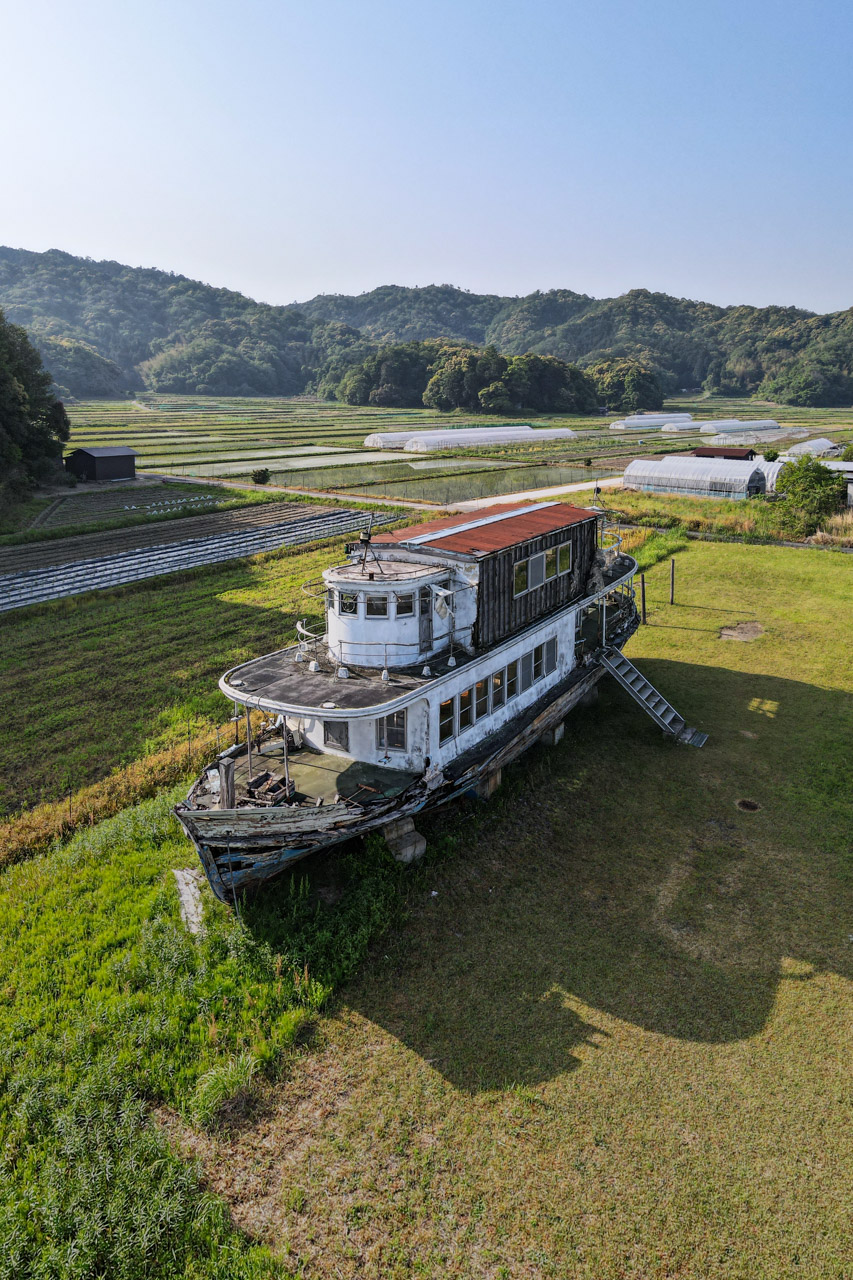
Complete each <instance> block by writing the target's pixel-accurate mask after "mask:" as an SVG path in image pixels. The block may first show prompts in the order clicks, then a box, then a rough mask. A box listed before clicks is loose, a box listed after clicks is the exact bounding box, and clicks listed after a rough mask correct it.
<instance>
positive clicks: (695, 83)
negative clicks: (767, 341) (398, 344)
mask: <svg viewBox="0 0 853 1280" xmlns="http://www.w3.org/2000/svg"><path fill="white" fill-rule="evenodd" d="M5 34H6V37H7V40H6V44H7V50H8V55H7V61H6V84H5V88H6V95H7V100H8V101H11V102H12V103H13V104H14V106H15V107H16V108H17V113H16V127H15V128H14V129H11V128H7V130H6V131H5V132H4V135H3V138H2V139H0V159H2V163H3V171H4V173H5V175H6V179H7V193H6V195H7V198H6V200H5V202H4V212H3V216H2V219H0V240H2V241H3V242H4V243H6V244H10V245H16V246H20V247H22V248H26V249H31V250H33V251H36V252H42V251H44V250H46V249H49V248H59V249H62V250H65V251H66V252H69V253H73V254H77V255H80V256H84V257H92V258H95V259H99V260H101V259H110V260H114V261H118V262H122V263H125V264H127V265H130V266H145V267H156V268H159V269H161V270H166V271H174V272H176V273H177V274H180V275H184V276H187V277H189V278H191V279H196V280H201V281H204V282H205V283H210V284H214V285H217V286H221V287H224V288H229V289H234V290H237V291H239V292H242V293H245V294H247V295H248V296H250V297H252V298H256V299H257V300H259V301H263V302H269V303H273V304H279V305H287V304H290V303H293V302H304V301H306V300H307V299H309V298H311V297H314V296H316V295H317V294H321V293H326V294H330V293H342V294H356V295H357V294H360V293H364V292H369V291H370V290H371V289H374V288H377V287H379V286H380V285H382V284H388V283H391V284H397V285H404V286H415V287H417V286H420V287H422V286H425V285H429V284H439V283H444V282H453V283H454V284H455V285H456V286H457V287H460V288H463V289H467V290H469V291H471V292H473V293H496V294H499V295H504V296H508V297H517V296H524V295H526V294H529V293H532V292H534V291H535V290H536V289H540V290H542V291H543V292H544V291H547V290H549V289H555V288H565V289H571V290H573V291H575V292H578V293H586V294H589V295H591V296H593V297H596V298H602V297H613V296H618V295H621V294H624V293H626V292H628V291H629V290H630V289H632V288H646V289H651V290H653V291H655V292H662V293H668V294H672V295H674V296H676V297H687V298H693V299H697V300H701V301H705V302H711V303H715V304H718V305H721V306H733V305H739V304H743V305H751V306H766V305H769V304H774V305H780V306H798V307H802V308H805V309H807V310H809V311H814V312H818V313H823V312H827V311H838V310H844V309H847V308H848V307H849V306H851V305H853V258H852V257H851V254H850V243H851V232H853V216H851V210H853V166H851V164H850V158H851V157H850V150H851V147H850V137H851V136H853V131H851V124H853V119H851V117H853V100H851V94H850V90H849V87H848V85H849V73H848V63H849V57H850V50H851V43H853V42H851V36H853V11H851V10H850V8H849V7H848V6H844V5H842V4H841V3H840V0H831V2H830V0H818V3H816V4H814V5H812V6H811V7H810V8H809V10H808V12H807V13H806V14H805V16H804V11H803V10H802V8H801V7H800V6H794V5H793V4H790V3H781V4H779V3H770V0H755V2H754V3H752V4H750V5H746V6H744V5H743V4H735V3H734V0H716V3H709V4H706V5H704V6H702V7H701V9H697V8H694V7H692V6H683V5H680V4H678V3H676V2H675V0H650V2H649V3H646V4H645V5H642V6H637V5H635V4H631V3H629V0H602V2H601V3H600V4H598V5H596V6H595V7H594V8H591V7H589V6H582V5H580V4H578V3H573V2H571V0H569V2H568V3H565V2H563V3H558V2H557V0H531V3H529V4H527V5H525V6H523V7H522V6H520V5H504V6H502V7H501V8H499V9H497V10H496V9H494V8H493V7H492V6H490V5H487V4H486V3H484V0H466V2H465V3H463V4H462V5H461V6H460V5H458V4H457V5H453V4H450V3H449V0H430V2H429V3H426V4H424V5H421V6H419V7H418V8H417V9H412V10H409V9H401V8H400V7H399V6H397V5H394V4H392V3H390V0H368V3H366V4H365V5H363V6H361V7H359V8H355V7H353V6H350V5H347V4H346V3H344V2H343V0H324V2H323V3H320V4H318V5H315V6H312V7H311V9H310V11H308V10H306V9H305V8H304V7H303V6H298V5H295V4H293V3H280V4H271V3H270V2H269V0H246V3H245V4H243V5H242V6H241V7H240V9H239V12H237V11H235V10H234V9H233V8H232V7H231V6H229V5H226V4H224V3H221V2H220V3H212V4H208V5H205V6H202V5H201V4H200V3H199V2H198V0H184V2H183V3H180V4H178V5H177V6H175V5H167V4H166V3H165V0H152V3H151V4H148V5H146V7H145V9H143V8H142V7H141V6H137V5H134V4H133V3H131V4H130V5H129V6H124V7H123V8H122V9H121V10H116V9H115V7H113V6H109V5H108V4H107V3H106V0H80V3H79V4H77V5H75V6H74V7H73V10H72V9H69V8H68V7H67V6H63V5H61V4H60V3H58V0H33V3H32V4H31V5H30V6H28V7H27V8H26V10H24V9H23V8H19V9H17V10H15V11H14V12H11V13H10V14H9V15H8V17H7V23H6V31H5Z"/></svg>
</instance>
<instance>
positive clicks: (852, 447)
mask: <svg viewBox="0 0 853 1280" xmlns="http://www.w3.org/2000/svg"><path fill="white" fill-rule="evenodd" d="M840 460H841V462H853V444H848V446H847V448H846V449H845V450H844V452H843V453H842V455H841V459H840Z"/></svg>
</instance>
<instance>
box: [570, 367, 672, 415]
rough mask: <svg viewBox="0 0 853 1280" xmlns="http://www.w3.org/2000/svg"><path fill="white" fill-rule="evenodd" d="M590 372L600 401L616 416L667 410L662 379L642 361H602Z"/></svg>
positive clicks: (589, 370)
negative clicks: (642, 410) (651, 410)
mask: <svg viewBox="0 0 853 1280" xmlns="http://www.w3.org/2000/svg"><path fill="white" fill-rule="evenodd" d="M586 372H587V373H588V374H589V376H590V377H591V378H592V380H593V382H594V384H595V389H596V392H597V393H598V398H599V402H600V403H601V404H606V405H607V406H608V408H609V409H611V410H612V411H613V412H614V413H636V412H637V410H639V409H662V408H663V386H662V384H661V380H660V378H659V376H658V375H657V373H655V371H654V370H653V369H652V368H650V366H649V365H647V364H642V363H641V362H640V361H639V360H628V359H624V360H599V361H597V362H596V363H595V364H592V365H590V366H589V368H588V369H587V370H586Z"/></svg>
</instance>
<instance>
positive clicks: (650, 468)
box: [622, 457, 766, 499]
mask: <svg viewBox="0 0 853 1280" xmlns="http://www.w3.org/2000/svg"><path fill="white" fill-rule="evenodd" d="M622 486H623V488H625V489H640V490H643V491H644V492H646V493H677V494H684V495H686V496H688V497H692V498H733V499H739V498H752V497H755V495H756V494H759V493H764V492H765V489H766V480H765V477H764V473H763V472H762V471H761V470H760V469H759V468H758V467H757V466H756V465H755V463H754V462H740V461H734V460H730V459H728V458H692V457H690V458H684V457H681V458H660V459H658V460H657V461H653V460H651V459H648V458H637V459H636V460H635V461H634V462H631V463H629V464H628V466H627V467H626V468H625V474H624V475H623V477H622Z"/></svg>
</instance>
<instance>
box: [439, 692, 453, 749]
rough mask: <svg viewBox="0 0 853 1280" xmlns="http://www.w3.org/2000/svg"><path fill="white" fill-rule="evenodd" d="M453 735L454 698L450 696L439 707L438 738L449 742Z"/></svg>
mask: <svg viewBox="0 0 853 1280" xmlns="http://www.w3.org/2000/svg"><path fill="white" fill-rule="evenodd" d="M452 737H453V699H452V698H448V699H447V701H446V702H442V704H441V705H440V707H439V708H438V740H439V742H447V741H449V739H450V738H452Z"/></svg>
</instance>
